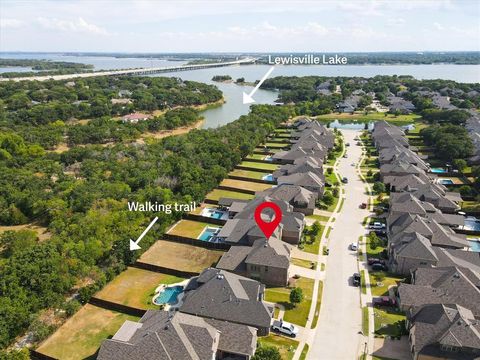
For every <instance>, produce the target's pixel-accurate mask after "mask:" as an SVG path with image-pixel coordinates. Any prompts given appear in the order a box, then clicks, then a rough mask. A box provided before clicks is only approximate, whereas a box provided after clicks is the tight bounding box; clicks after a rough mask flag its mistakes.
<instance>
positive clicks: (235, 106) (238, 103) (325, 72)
mask: <svg viewBox="0 0 480 360" xmlns="http://www.w3.org/2000/svg"><path fill="white" fill-rule="evenodd" d="M0 58H15V59H49V60H53V61H71V62H80V63H85V64H92V65H94V67H95V70H105V69H125V68H133V67H156V66H172V65H178V64H181V63H183V62H181V61H180V62H179V61H168V60H159V59H142V58H115V57H111V56H98V57H97V56H67V55H62V54H58V53H53V54H52V53H35V54H33V53H0ZM269 68H270V66H269V65H244V66H231V67H225V68H211V69H202V70H194V71H180V72H174V73H164V74H159V75H152V76H175V77H180V78H182V79H185V80H193V81H200V82H204V83H209V84H214V85H216V86H217V87H218V88H219V89H220V90H221V91H222V92H223V94H224V97H225V100H226V103H225V104H223V105H222V106H219V107H217V108H214V109H209V110H206V111H204V112H203V113H202V114H203V116H204V117H205V123H204V125H203V126H204V127H205V128H212V127H218V126H221V125H225V124H227V123H229V122H231V121H233V120H235V119H237V118H238V117H240V116H241V115H245V114H247V113H248V109H249V106H248V105H243V102H242V93H243V92H244V91H245V92H247V93H249V92H250V91H251V90H252V87H250V86H238V85H235V84H233V83H217V82H213V81H211V79H212V77H213V76H214V75H230V76H231V77H232V78H233V79H234V80H235V79H237V78H240V77H243V78H245V80H246V81H248V82H254V81H255V80H258V79H260V78H261V77H262V76H263V75H264V74H265V73H266V72H267V70H268V69H269ZM3 69H5V68H0V72H2V70H3ZM14 69H15V70H16V68H13V67H12V68H7V70H6V71H15V70H14ZM24 71H25V70H24ZM307 75H318V76H362V77H372V76H375V75H411V76H413V77H415V78H417V79H448V80H455V81H458V82H466V83H476V82H480V65H452V64H438V65H328V66H327V65H324V66H276V67H275V70H274V71H273V72H272V74H271V76H272V77H273V76H307ZM254 98H255V100H256V102H257V103H258V104H273V103H274V101H275V100H276V98H277V92H275V91H267V90H258V91H257V92H256V93H255V95H254ZM345 126H346V125H345V124H338V127H345ZM352 126H353V127H357V126H360V127H361V126H363V124H362V125H359V124H353V125H352Z"/></svg>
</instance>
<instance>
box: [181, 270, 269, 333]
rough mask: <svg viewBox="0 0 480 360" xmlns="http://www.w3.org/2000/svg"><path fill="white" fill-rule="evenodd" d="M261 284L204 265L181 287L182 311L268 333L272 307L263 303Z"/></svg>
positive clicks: (263, 286) (262, 286)
mask: <svg viewBox="0 0 480 360" xmlns="http://www.w3.org/2000/svg"><path fill="white" fill-rule="evenodd" d="M264 293H265V285H263V284H261V283H259V282H258V281H255V280H252V279H249V278H246V277H243V276H240V275H237V274H233V273H231V272H228V271H225V270H220V269H213V268H208V269H205V270H204V271H202V273H201V274H200V275H199V276H197V277H194V278H192V279H191V280H190V282H189V283H188V284H187V286H186V288H185V295H184V297H183V303H182V305H181V306H180V308H179V311H180V312H182V313H187V314H191V315H196V316H201V317H204V318H208V319H216V320H223V321H228V322H232V323H235V324H243V325H247V326H251V327H254V328H256V329H257V335H258V336H264V335H268V334H269V332H270V323H271V320H272V316H273V307H272V306H269V305H267V304H266V303H264V301H263V298H264Z"/></svg>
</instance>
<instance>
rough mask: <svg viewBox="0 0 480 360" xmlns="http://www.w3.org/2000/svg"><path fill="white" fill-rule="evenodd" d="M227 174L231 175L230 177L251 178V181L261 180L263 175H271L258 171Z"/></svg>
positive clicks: (240, 171) (238, 171)
mask: <svg viewBox="0 0 480 360" xmlns="http://www.w3.org/2000/svg"><path fill="white" fill-rule="evenodd" d="M229 174H230V175H232V176H242V177H248V178H252V179H261V178H263V177H264V176H265V175H268V174H271V172H269V171H265V172H259V171H248V170H233V171H232V172H230V173H229Z"/></svg>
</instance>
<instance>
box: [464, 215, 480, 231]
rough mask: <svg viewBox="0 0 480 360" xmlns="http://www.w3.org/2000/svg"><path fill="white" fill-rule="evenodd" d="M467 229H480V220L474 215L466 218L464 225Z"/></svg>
mask: <svg viewBox="0 0 480 360" xmlns="http://www.w3.org/2000/svg"><path fill="white" fill-rule="evenodd" d="M463 228H464V229H465V230H471V231H480V220H479V219H477V218H476V217H473V216H468V217H466V218H465V224H464V226H463Z"/></svg>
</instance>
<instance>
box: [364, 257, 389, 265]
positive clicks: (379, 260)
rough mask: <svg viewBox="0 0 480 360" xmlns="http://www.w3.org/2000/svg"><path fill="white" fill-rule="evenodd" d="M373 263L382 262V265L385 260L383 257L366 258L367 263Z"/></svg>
mask: <svg viewBox="0 0 480 360" xmlns="http://www.w3.org/2000/svg"><path fill="white" fill-rule="evenodd" d="M373 264H382V265H385V260H383V259H378V258H369V259H368V265H373Z"/></svg>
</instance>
